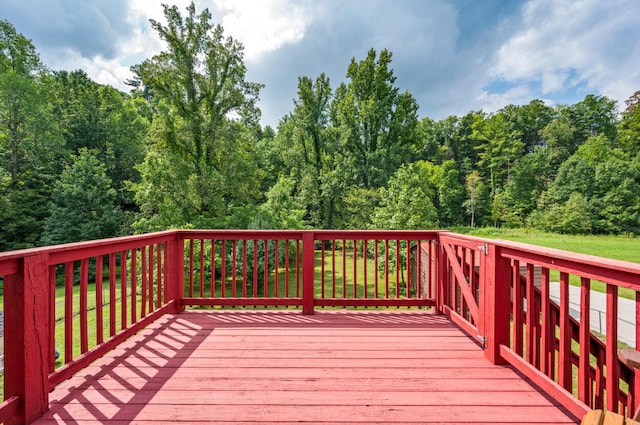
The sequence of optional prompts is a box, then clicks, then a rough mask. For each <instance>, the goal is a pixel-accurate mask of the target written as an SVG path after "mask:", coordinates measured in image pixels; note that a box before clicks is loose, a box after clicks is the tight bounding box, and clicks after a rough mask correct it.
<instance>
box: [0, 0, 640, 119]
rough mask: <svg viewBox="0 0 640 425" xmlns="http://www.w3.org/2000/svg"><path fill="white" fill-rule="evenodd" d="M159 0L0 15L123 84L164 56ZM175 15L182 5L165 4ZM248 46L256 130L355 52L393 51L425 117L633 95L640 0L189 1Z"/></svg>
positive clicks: (68, 65)
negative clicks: (305, 83) (302, 86)
mask: <svg viewBox="0 0 640 425" xmlns="http://www.w3.org/2000/svg"><path fill="white" fill-rule="evenodd" d="M160 3H161V2H160V1H155V0H2V2H1V3H0V19H6V20H8V21H9V22H10V23H11V24H13V25H14V26H15V27H16V29H17V31H18V32H20V33H22V34H23V35H24V36H26V37H27V38H29V39H31V40H32V42H33V44H34V45H35V47H36V49H37V51H38V53H39V54H40V57H41V59H42V61H43V62H44V64H45V65H47V66H48V67H49V68H51V69H53V70H62V69H66V70H75V69H83V70H85V71H86V72H87V74H88V75H89V76H90V77H91V78H92V79H93V80H95V81H97V82H99V83H103V84H109V85H112V86H114V87H116V88H119V89H121V90H125V91H126V90H128V87H127V86H126V85H125V84H124V82H125V81H126V80H127V79H129V78H130V77H131V76H132V74H131V72H130V70H129V67H130V66H131V65H134V64H137V63H140V62H142V61H143V60H145V59H147V58H150V57H152V56H153V55H154V54H157V53H158V52H160V51H162V50H163V48H164V46H163V44H162V42H161V41H160V39H159V38H158V37H157V35H156V34H155V32H154V30H153V29H152V28H151V26H150V24H149V19H155V20H158V21H161V22H162V21H163V14H162V7H161V4H160ZM166 3H169V4H175V5H177V6H178V7H179V9H180V10H181V11H183V12H185V8H186V6H187V5H188V3H189V1H188V0H166ZM195 3H196V6H197V10H198V11H200V10H202V9H204V8H208V9H209V10H210V11H211V12H212V14H213V20H214V23H216V24H218V23H219V24H221V25H222V26H223V27H224V29H225V34H226V35H229V36H232V37H233V38H235V39H237V40H239V41H240V42H242V43H243V45H244V46H245V64H246V67H247V80H249V81H253V82H257V83H261V84H264V85H265V87H264V89H262V91H261V93H260V104H259V106H260V108H261V110H262V119H261V122H262V124H263V125H270V126H272V127H274V128H275V127H276V126H277V124H278V122H279V120H280V119H281V118H282V117H283V116H285V115H286V114H288V113H289V112H291V111H292V110H293V100H294V98H296V96H297V95H296V93H297V83H298V77H301V76H308V77H311V78H312V79H315V78H316V77H317V76H318V75H320V73H322V72H324V73H325V74H326V75H327V76H328V77H329V78H330V81H331V86H332V87H333V88H334V89H335V88H336V87H337V86H338V85H339V84H340V83H341V82H343V81H346V80H345V74H346V70H347V67H348V65H349V63H350V61H351V59H352V58H355V60H356V61H359V60H362V59H364V58H365V57H366V54H367V51H368V50H369V49H371V48H373V49H375V50H376V51H378V52H379V51H380V50H382V49H387V50H389V51H391V52H392V53H393V57H392V63H391V67H392V68H393V70H394V74H395V76H396V77H397V80H396V86H397V87H398V88H399V89H400V90H401V91H405V90H406V91H409V92H410V93H411V94H412V95H413V96H414V97H415V98H416V100H417V101H418V104H419V105H420V110H419V115H420V117H430V118H432V119H435V120H439V119H443V118H446V117H447V116H449V115H458V116H460V115H464V114H466V113H467V112H469V111H472V110H480V109H481V110H483V111H485V112H495V111H497V110H498V109H500V108H502V107H504V106H506V105H508V104H516V105H521V104H526V103H529V102H530V101H531V100H533V99H542V100H544V101H545V102H546V103H548V104H549V105H552V106H553V105H557V104H572V103H575V102H578V101H580V100H582V99H584V97H585V96H586V95H587V94H596V95H604V96H607V97H609V98H611V99H614V100H616V101H618V105H619V107H620V109H624V101H625V100H626V99H628V98H629V97H630V96H631V95H632V94H633V93H634V92H635V91H637V90H640V25H638V20H639V19H640V1H639V0H608V1H602V0H386V1H383V0H196V1H195Z"/></svg>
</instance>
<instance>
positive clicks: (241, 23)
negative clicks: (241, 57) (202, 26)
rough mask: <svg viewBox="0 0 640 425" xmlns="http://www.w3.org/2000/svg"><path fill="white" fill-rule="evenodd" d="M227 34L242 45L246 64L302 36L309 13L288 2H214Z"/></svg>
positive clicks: (283, 0)
mask: <svg viewBox="0 0 640 425" xmlns="http://www.w3.org/2000/svg"><path fill="white" fill-rule="evenodd" d="M214 3H215V5H216V7H217V8H218V11H219V12H220V14H221V15H222V26H223V27H224V29H225V33H226V34H227V35H231V36H233V37H234V38H236V39H238V40H239V41H240V42H241V43H242V44H243V45H244V46H245V57H246V59H247V61H255V60H257V59H258V58H259V57H260V55H262V54H263V53H268V52H272V51H274V50H276V49H278V48H280V47H282V46H283V45H285V44H289V43H297V42H299V41H300V40H302V38H303V37H304V34H305V29H306V27H307V25H308V24H309V21H310V16H308V12H307V11H306V10H305V9H304V8H303V7H302V6H299V5H297V4H295V3H294V2H292V1H289V0H262V1H251V0H245V1H238V0H214Z"/></svg>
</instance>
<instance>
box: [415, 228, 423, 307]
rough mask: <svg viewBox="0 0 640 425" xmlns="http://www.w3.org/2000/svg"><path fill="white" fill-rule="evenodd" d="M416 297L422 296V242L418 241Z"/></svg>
mask: <svg viewBox="0 0 640 425" xmlns="http://www.w3.org/2000/svg"><path fill="white" fill-rule="evenodd" d="M416 297H417V298H423V296H422V241H421V240H419V239H418V240H417V241H416Z"/></svg>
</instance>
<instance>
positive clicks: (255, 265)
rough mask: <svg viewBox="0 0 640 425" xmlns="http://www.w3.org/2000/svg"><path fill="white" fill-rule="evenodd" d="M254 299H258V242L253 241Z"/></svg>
mask: <svg viewBox="0 0 640 425" xmlns="http://www.w3.org/2000/svg"><path fill="white" fill-rule="evenodd" d="M253 297H254V298H258V240H257V239H254V240H253Z"/></svg>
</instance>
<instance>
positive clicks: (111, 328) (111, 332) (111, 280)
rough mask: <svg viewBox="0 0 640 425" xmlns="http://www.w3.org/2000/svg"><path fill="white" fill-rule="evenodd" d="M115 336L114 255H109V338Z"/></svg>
mask: <svg viewBox="0 0 640 425" xmlns="http://www.w3.org/2000/svg"><path fill="white" fill-rule="evenodd" d="M115 334H116V254H115V253H111V254H109V336H114V335H115Z"/></svg>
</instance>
